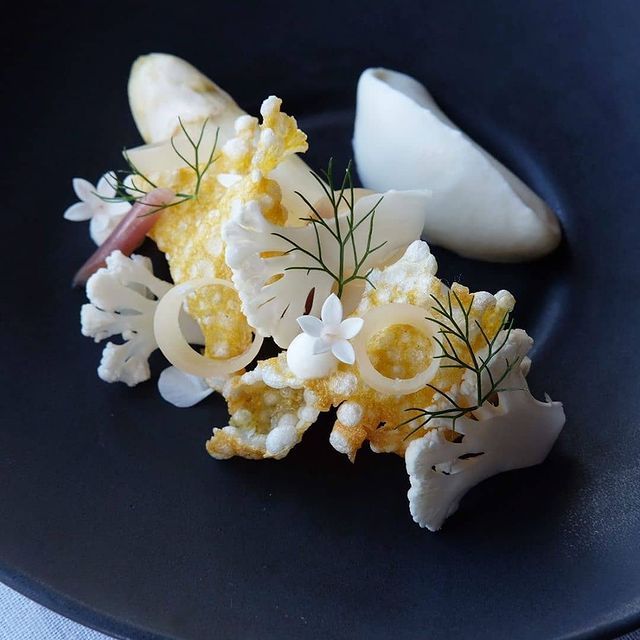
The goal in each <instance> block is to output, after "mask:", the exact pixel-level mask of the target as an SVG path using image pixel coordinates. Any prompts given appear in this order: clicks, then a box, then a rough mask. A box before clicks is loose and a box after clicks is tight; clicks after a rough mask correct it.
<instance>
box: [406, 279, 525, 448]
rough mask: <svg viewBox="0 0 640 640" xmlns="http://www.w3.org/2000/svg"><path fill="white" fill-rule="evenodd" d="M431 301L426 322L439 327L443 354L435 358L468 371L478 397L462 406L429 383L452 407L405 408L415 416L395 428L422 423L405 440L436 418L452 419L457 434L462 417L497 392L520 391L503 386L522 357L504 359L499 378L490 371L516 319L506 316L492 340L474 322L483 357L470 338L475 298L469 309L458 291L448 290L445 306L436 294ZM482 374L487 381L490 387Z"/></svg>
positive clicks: (439, 339)
mask: <svg viewBox="0 0 640 640" xmlns="http://www.w3.org/2000/svg"><path fill="white" fill-rule="evenodd" d="M431 298H432V300H433V301H434V305H433V306H432V307H431V310H432V312H433V314H434V317H431V318H427V320H429V321H430V322H433V323H434V324H435V325H436V326H437V327H438V332H437V333H438V335H437V336H434V340H435V341H436V343H437V344H438V346H439V349H440V353H439V354H438V355H436V356H434V357H435V358H438V359H440V360H442V364H441V365H440V368H441V369H466V370H467V371H470V372H471V373H472V375H473V376H475V380H476V397H475V398H474V402H473V403H472V404H470V405H461V404H460V403H459V402H458V401H457V400H456V399H455V398H453V397H452V396H451V395H449V394H447V393H446V392H445V391H443V390H442V389H439V388H437V387H435V386H434V385H431V384H427V385H426V386H427V387H428V388H430V389H432V390H433V391H434V392H435V393H436V394H438V395H440V396H441V397H442V398H444V399H445V400H446V402H447V403H448V405H449V406H445V407H444V408H442V409H438V410H428V409H420V408H415V407H414V408H410V409H405V411H407V412H411V413H413V414H414V415H413V416H412V417H411V418H408V419H407V420H405V421H404V422H402V423H400V424H398V425H396V428H400V427H403V426H406V425H408V424H410V423H412V422H414V421H415V420H419V421H420V422H419V424H418V426H417V427H415V428H414V429H413V430H412V431H411V432H410V433H409V434H407V436H406V438H405V440H406V439H408V438H410V437H411V436H412V435H413V434H414V433H416V432H417V431H419V430H420V429H423V428H424V427H427V426H428V425H429V423H430V422H431V421H432V420H434V419H435V418H441V419H447V420H451V430H452V431H455V425H456V422H457V421H458V420H459V419H460V418H462V417H464V416H468V415H469V414H472V413H473V412H474V411H476V410H477V409H479V408H480V407H482V406H483V405H484V404H485V403H486V402H488V401H489V400H491V399H492V398H493V397H494V396H495V395H496V394H497V393H501V392H505V391H516V390H518V389H506V388H503V387H502V383H503V382H504V381H505V379H506V378H507V376H508V375H509V374H510V373H511V372H512V371H513V370H514V369H515V368H516V367H517V366H518V365H519V364H520V361H521V358H520V357H518V358H514V359H513V361H511V362H510V361H509V359H508V358H505V369H504V371H503V372H502V373H501V374H500V376H498V377H495V376H494V375H493V374H492V372H491V368H490V365H491V364H492V363H493V362H494V361H496V359H497V358H499V357H500V353H501V352H502V350H503V349H504V347H505V346H506V344H507V342H508V340H509V336H510V335H511V331H512V330H513V320H511V319H510V318H509V313H505V314H504V316H503V318H502V321H501V323H500V326H499V327H498V329H497V330H496V332H495V335H494V336H493V338H489V336H488V334H487V332H486V330H485V328H484V327H483V326H482V324H481V323H480V322H478V321H477V320H475V321H474V327H475V328H477V330H478V331H479V332H480V335H481V336H482V339H483V341H484V343H485V345H486V353H485V354H484V355H483V356H480V355H479V354H478V353H476V352H475V351H474V349H473V345H472V338H471V331H472V326H471V307H472V305H473V296H471V301H470V302H469V305H468V306H466V307H465V305H464V304H463V302H462V301H461V300H460V296H458V294H457V293H456V292H455V291H449V292H448V293H447V302H446V304H445V303H443V302H442V301H440V300H439V299H438V298H437V297H436V296H434V295H431ZM456 316H457V317H456ZM460 316H461V317H460ZM483 374H485V375H486V377H487V378H488V384H487V381H486V379H484V376H483ZM519 390H521V389H519Z"/></svg>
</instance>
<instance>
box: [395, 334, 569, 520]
mask: <svg viewBox="0 0 640 640" xmlns="http://www.w3.org/2000/svg"><path fill="white" fill-rule="evenodd" d="M532 343H533V341H532V340H531V338H529V336H527V334H526V333H525V332H524V331H521V330H516V331H513V332H511V334H510V335H509V336H508V339H507V343H506V344H505V347H504V354H503V357H501V358H499V359H496V360H495V361H494V362H493V364H492V365H490V367H489V368H490V369H491V371H492V374H493V376H494V377H495V378H496V379H497V378H499V376H500V375H501V374H502V373H505V366H506V365H505V361H506V360H509V361H511V362H513V357H514V356H515V357H518V358H520V359H521V361H522V360H523V359H524V357H525V356H526V354H527V352H528V351H529V349H530V348H531V345H532ZM523 371H524V369H523V367H514V368H513V369H512V370H511V371H510V372H509V373H508V375H507V376H506V377H505V379H504V381H503V383H502V384H501V387H503V388H504V389H508V390H506V391H504V392H499V393H498V394H497V396H498V397H497V406H495V405H494V404H491V403H490V402H487V403H485V405H484V406H482V407H481V408H480V409H478V410H476V411H474V412H473V414H472V415H470V416H468V417H463V418H460V419H459V420H457V421H456V424H455V432H456V436H457V437H456V438H455V440H454V441H452V440H451V435H450V434H451V432H450V431H449V430H447V427H446V426H445V427H444V428H440V429H439V428H435V429H432V430H430V431H429V432H428V433H427V434H426V435H424V436H423V437H421V438H419V439H417V440H413V441H412V442H411V443H410V444H409V447H408V448H407V451H406V456H405V461H406V465H407V472H408V473H409V479H410V482H411V488H410V489H409V493H408V497H409V508H410V510H411V515H412V516H413V519H414V520H415V521H416V522H417V523H418V524H419V525H420V526H421V527H426V528H428V529H430V530H431V531H436V530H438V529H440V527H441V526H442V524H443V522H444V521H445V519H446V518H448V517H449V516H450V515H451V514H452V513H454V512H455V511H456V510H457V508H458V505H459V503H460V500H461V499H462V497H463V496H464V495H465V494H466V493H467V491H468V490H469V489H470V488H471V487H473V486H475V485H476V484H478V483H479V482H482V481H483V480H485V479H486V478H489V477H491V476H493V475H496V474H498V473H501V472H503V471H509V470H511V469H519V468H522V467H529V466H532V465H536V464H539V463H541V462H542V461H543V460H544V459H545V458H546V457H547V454H548V453H549V451H550V449H551V447H552V446H553V444H554V442H555V441H556V439H557V437H558V435H559V433H560V431H561V430H562V427H563V425H564V422H565V414H564V410H563V408H562V404H561V403H559V402H551V401H547V402H540V401H538V400H536V399H535V398H533V396H532V395H531V393H530V392H529V389H528V387H527V383H526V380H525V377H524V373H523ZM460 389H461V390H460V396H461V397H464V396H468V397H473V395H474V393H475V383H474V381H473V380H472V379H471V378H468V379H466V380H465V381H464V383H463V385H461V387H460ZM462 392H464V393H462Z"/></svg>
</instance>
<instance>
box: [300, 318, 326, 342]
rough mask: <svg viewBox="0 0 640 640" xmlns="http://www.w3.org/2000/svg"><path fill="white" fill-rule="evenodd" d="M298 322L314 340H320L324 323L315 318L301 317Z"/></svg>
mask: <svg viewBox="0 0 640 640" xmlns="http://www.w3.org/2000/svg"><path fill="white" fill-rule="evenodd" d="M296 322H297V323H298V324H299V325H300V328H301V329H302V330H303V331H304V332H305V333H306V334H307V335H308V336H311V337H312V338H319V337H320V335H321V333H322V321H321V320H320V319H319V318H316V317H315V316H300V317H299V318H298V319H297V320H296Z"/></svg>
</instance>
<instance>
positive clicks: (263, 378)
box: [207, 360, 319, 459]
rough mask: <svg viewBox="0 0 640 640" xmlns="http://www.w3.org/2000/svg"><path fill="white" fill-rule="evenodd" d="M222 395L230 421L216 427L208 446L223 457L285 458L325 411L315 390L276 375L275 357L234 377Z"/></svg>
mask: <svg viewBox="0 0 640 640" xmlns="http://www.w3.org/2000/svg"><path fill="white" fill-rule="evenodd" d="M222 394H223V396H224V398H225V399H226V401H227V404H228V406H229V413H230V414H231V418H230V420H229V425H228V426H226V427H223V428H221V429H214V430H213V436H212V437H211V439H210V440H209V441H208V442H207V451H208V452H209V454H210V455H211V456H213V457H214V458H218V459H226V458H231V457H232V456H241V457H243V458H252V459H261V458H276V459H280V458H283V457H284V456H286V455H287V453H289V451H290V450H291V449H292V448H293V447H294V446H295V445H296V444H298V442H300V440H301V438H302V436H303V434H304V432H305V431H306V430H307V429H308V428H309V427H310V426H311V425H312V424H313V423H314V422H315V421H316V420H317V418H318V415H319V411H318V410H317V409H316V408H315V407H314V397H313V394H312V393H310V392H308V391H305V390H304V389H302V388H292V387H290V386H288V385H287V384H286V382H285V381H284V380H274V376H273V373H272V371H271V361H270V360H267V361H265V362H260V363H258V366H257V367H256V368H255V369H254V370H253V371H250V372H248V373H245V374H243V375H238V376H234V377H233V378H231V379H230V380H229V381H228V382H227V384H226V385H225V387H224V389H223V391H222Z"/></svg>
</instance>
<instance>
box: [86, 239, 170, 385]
mask: <svg viewBox="0 0 640 640" xmlns="http://www.w3.org/2000/svg"><path fill="white" fill-rule="evenodd" d="M106 263H107V265H106V267H105V268H102V269H99V270H98V271H97V272H96V273H94V274H93V275H92V276H91V277H90V278H89V280H88V282H87V297H88V298H89V304H85V305H83V306H82V310H81V313H80V322H81V326H82V335H84V336H88V337H91V338H93V339H94V340H95V342H99V341H101V340H105V339H106V338H109V337H111V336H115V335H121V336H122V339H123V343H122V344H115V343H113V342H108V343H107V344H106V346H105V348H104V351H103V352H102V360H101V361H100V366H99V367H98V375H99V376H100V378H102V380H104V381H105V382H124V383H126V384H127V385H129V386H130V387H133V386H135V385H136V384H138V383H139V382H142V381H144V380H148V379H149V376H150V372H149V362H148V359H149V356H150V355H151V353H152V352H153V351H155V349H156V348H157V346H158V345H157V343H156V339H155V336H154V334H153V315H154V313H155V308H156V304H157V301H158V300H159V299H160V298H161V297H162V296H163V295H164V294H165V293H166V292H167V291H168V290H169V289H170V288H171V285H170V284H169V283H168V282H164V281H163V280H160V279H158V278H156V277H155V276H154V275H153V273H152V270H151V261H150V260H149V259H148V258H144V257H142V256H137V255H132V256H131V257H130V258H128V257H127V256H125V255H124V254H123V253H122V252H120V251H114V252H113V253H112V254H111V255H110V256H109V257H108V258H107V260H106Z"/></svg>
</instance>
